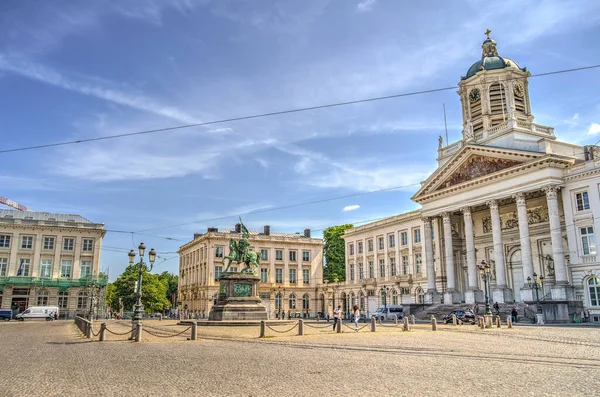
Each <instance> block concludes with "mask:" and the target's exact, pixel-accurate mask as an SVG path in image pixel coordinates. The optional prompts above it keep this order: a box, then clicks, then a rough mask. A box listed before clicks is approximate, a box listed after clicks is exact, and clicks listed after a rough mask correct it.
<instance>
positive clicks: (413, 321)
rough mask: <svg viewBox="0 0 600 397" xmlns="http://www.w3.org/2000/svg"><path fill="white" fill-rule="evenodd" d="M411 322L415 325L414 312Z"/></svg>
mask: <svg viewBox="0 0 600 397" xmlns="http://www.w3.org/2000/svg"><path fill="white" fill-rule="evenodd" d="M410 322H411V323H412V325H415V315H414V314H411V315H410Z"/></svg>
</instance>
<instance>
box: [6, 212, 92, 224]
mask: <svg viewBox="0 0 600 397" xmlns="http://www.w3.org/2000/svg"><path fill="white" fill-rule="evenodd" d="M2 219H22V220H32V221H56V222H74V223H90V224H92V223H93V222H92V221H89V220H87V219H85V218H84V217H82V216H81V215H74V214H57V213H54V212H34V211H17V210H0V222H1V221H2Z"/></svg>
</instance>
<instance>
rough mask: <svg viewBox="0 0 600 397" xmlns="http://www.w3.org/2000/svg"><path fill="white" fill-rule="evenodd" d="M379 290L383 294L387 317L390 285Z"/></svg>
mask: <svg viewBox="0 0 600 397" xmlns="http://www.w3.org/2000/svg"><path fill="white" fill-rule="evenodd" d="M379 291H380V292H381V294H382V295H383V308H384V309H385V314H386V318H387V296H388V292H389V291H390V287H381V289H380V290H379Z"/></svg>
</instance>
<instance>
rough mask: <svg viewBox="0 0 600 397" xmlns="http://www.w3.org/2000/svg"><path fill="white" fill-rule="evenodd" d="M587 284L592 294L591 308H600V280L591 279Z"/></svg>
mask: <svg viewBox="0 0 600 397" xmlns="http://www.w3.org/2000/svg"><path fill="white" fill-rule="evenodd" d="M587 284H588V291H589V293H590V306H600V279H599V278H598V277H590V278H589V279H588V282H587Z"/></svg>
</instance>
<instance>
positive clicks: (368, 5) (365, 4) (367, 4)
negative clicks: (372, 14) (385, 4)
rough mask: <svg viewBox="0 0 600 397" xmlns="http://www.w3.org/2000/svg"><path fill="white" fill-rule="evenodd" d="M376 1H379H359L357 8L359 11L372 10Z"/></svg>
mask: <svg viewBox="0 0 600 397" xmlns="http://www.w3.org/2000/svg"><path fill="white" fill-rule="evenodd" d="M375 3H377V0H363V1H361V2H360V3H358V5H357V6H356V9H357V10H358V11H359V12H367V11H371V9H372V8H373V6H374V5H375Z"/></svg>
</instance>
